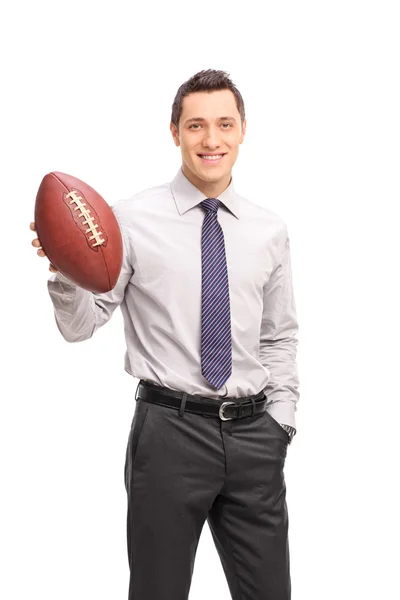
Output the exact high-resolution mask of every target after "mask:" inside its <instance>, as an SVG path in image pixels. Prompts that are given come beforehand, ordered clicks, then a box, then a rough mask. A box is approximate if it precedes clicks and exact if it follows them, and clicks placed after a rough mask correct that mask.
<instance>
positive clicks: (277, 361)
mask: <svg viewBox="0 0 400 600" xmlns="http://www.w3.org/2000/svg"><path fill="white" fill-rule="evenodd" d="M296 353H297V338H296V337H295V335H294V334H293V335H292V336H291V337H286V338H282V339H276V340H272V341H271V340H269V341H264V343H262V345H261V347H260V362H261V363H262V364H263V365H264V366H265V367H266V368H267V369H268V370H269V372H270V379H269V381H268V383H267V385H266V386H265V388H264V392H265V395H266V396H267V398H268V412H269V413H270V414H271V415H272V416H273V417H274V418H275V419H276V420H277V421H278V422H279V423H282V424H286V425H290V426H291V427H296V420H295V412H296V410H297V407H296V404H297V402H298V400H299V396H300V394H299V391H298V387H299V378H298V371H297V363H296Z"/></svg>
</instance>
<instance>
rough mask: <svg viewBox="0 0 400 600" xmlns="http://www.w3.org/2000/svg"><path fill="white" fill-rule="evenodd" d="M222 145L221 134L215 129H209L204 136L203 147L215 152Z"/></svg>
mask: <svg viewBox="0 0 400 600" xmlns="http://www.w3.org/2000/svg"><path fill="white" fill-rule="evenodd" d="M219 145H220V140H219V132H218V131H216V130H215V129H213V128H209V129H208V130H207V133H206V134H205V136H204V140H203V146H204V147H205V148H210V150H213V149H215V148H218V146H219Z"/></svg>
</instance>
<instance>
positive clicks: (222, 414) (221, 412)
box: [218, 402, 236, 421]
mask: <svg viewBox="0 0 400 600" xmlns="http://www.w3.org/2000/svg"><path fill="white" fill-rule="evenodd" d="M229 404H233V405H234V406H236V402H223V403H222V404H221V406H220V407H219V411H218V415H219V418H220V419H221V421H230V420H232V419H234V418H235V417H225V416H224V408H225V406H228V405H229Z"/></svg>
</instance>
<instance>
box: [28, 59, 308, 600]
mask: <svg viewBox="0 0 400 600" xmlns="http://www.w3.org/2000/svg"><path fill="white" fill-rule="evenodd" d="M170 129H171V133H172V136H173V140H174V142H175V144H176V146H179V147H180V149H181V153H182V166H181V167H180V168H179V170H178V172H177V173H176V175H175V177H174V179H173V180H172V181H171V182H170V183H166V184H163V185H159V186H156V187H152V188H149V189H147V190H144V191H142V192H140V193H138V194H136V195H135V196H133V197H132V198H130V199H128V200H120V201H118V202H117V203H116V204H115V205H114V206H113V211H114V213H115V215H116V217H117V219H118V222H119V224H120V227H121V231H122V236H123V240H124V259H123V266H122V270H121V274H120V277H119V280H118V283H117V285H116V287H115V288H114V289H113V290H112V291H110V292H108V293H106V294H92V293H91V292H88V291H87V290H83V289H81V288H79V287H77V286H75V285H74V284H72V283H71V282H69V281H68V279H66V278H65V277H64V276H62V275H61V274H60V273H56V274H55V275H53V276H52V277H51V278H50V279H49V281H48V289H49V293H50V296H51V299H52V301H53V304H54V311H55V318H56V322H57V325H58V328H59V330H60V332H61V334H62V335H63V336H64V338H65V339H66V340H68V341H70V342H77V341H81V340H85V339H88V338H90V337H91V336H92V335H93V334H94V332H95V331H96V330H97V329H98V328H99V327H101V326H102V325H104V324H105V323H106V322H107V321H108V320H109V319H110V318H111V315H112V313H113V311H114V310H115V308H116V307H117V306H119V305H120V307H121V310H122V313H123V317H124V322H125V336H126V344H127V350H126V354H125V369H126V371H127V372H128V373H129V374H131V375H132V376H133V377H136V378H138V379H139V380H140V381H139V385H138V387H137V390H136V400H137V403H136V408H135V412H134V415H133V420H132V425H131V429H130V434H129V439H128V443H127V449H126V461H125V486H126V491H127V499H128V512H127V545H128V558H129V566H130V584H129V598H130V600H186V599H187V598H188V595H189V589H190V584H191V578H192V573H193V568H194V561H195V554H196V549H197V545H198V542H199V538H200V534H201V530H202V527H203V525H204V523H205V520H206V519H207V521H208V524H209V526H210V529H211V532H212V536H213V539H214V541H215V544H216V548H217V551H218V553H219V556H220V558H221V563H222V566H223V569H224V572H225V574H226V578H227V582H228V585H229V589H230V592H231V595H232V598H233V600H266V599H268V600H289V599H290V597H291V581H290V568H289V545H288V512H287V505H286V499H285V496H286V486H285V479H284V473H283V468H284V463H285V458H286V453H287V447H288V444H289V443H290V440H291V437H292V435H293V434H294V432H295V411H296V410H297V409H296V403H297V401H298V399H299V392H298V376H297V366H296V347H297V339H296V334H297V331H298V325H297V320H296V310H295V301H294V295H293V289H292V279H291V263H290V246H289V237H288V232H287V228H286V225H285V223H284V222H283V220H282V218H281V217H279V216H278V215H277V214H275V213H274V212H272V211H271V210H269V209H267V208H264V207H262V206H260V205H259V204H258V203H257V202H252V201H250V200H248V199H246V198H244V197H243V196H241V195H239V194H238V193H237V192H236V190H235V189H234V187H233V183H232V167H233V165H234V164H235V162H236V159H237V156H238V152H239V145H240V144H241V143H242V142H243V139H244V135H245V130H246V120H245V111H244V104H243V99H242V96H241V95H240V93H239V91H238V90H237V88H236V87H235V86H234V84H233V83H232V82H231V80H230V79H229V78H228V76H227V74H226V73H224V72H222V71H214V70H208V71H201V72H200V73H197V74H196V75H194V76H193V77H192V78H191V79H189V80H188V81H186V82H185V83H184V84H183V85H182V86H181V87H180V88H179V90H178V92H177V94H176V97H175V100H174V103H173V107H172V118H171V125H170ZM32 226H33V228H34V224H32ZM33 245H34V246H36V247H38V246H39V245H40V242H39V240H38V239H36V240H34V241H33ZM38 253H39V255H41V256H43V255H44V253H43V251H41V250H39V252H38ZM50 269H51V270H52V271H54V270H55V269H54V267H52V265H50Z"/></svg>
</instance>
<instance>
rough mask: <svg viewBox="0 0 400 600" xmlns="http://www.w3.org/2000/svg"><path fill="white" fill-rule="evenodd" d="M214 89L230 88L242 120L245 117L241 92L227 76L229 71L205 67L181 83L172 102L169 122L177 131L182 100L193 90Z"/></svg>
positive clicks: (207, 90)
mask: <svg viewBox="0 0 400 600" xmlns="http://www.w3.org/2000/svg"><path fill="white" fill-rule="evenodd" d="M214 90H231V92H232V93H233V94H234V96H235V100H236V106H237V109H238V111H239V114H240V118H241V121H242V125H243V121H244V119H245V111H244V102H243V98H242V95H241V93H240V92H239V90H238V89H237V87H236V86H235V84H234V83H233V82H232V81H231V79H230V78H229V73H226V72H225V71H216V70H215V69H207V70H206V71H199V72H198V73H196V74H195V75H193V77H191V78H190V79H188V80H187V81H185V82H184V83H182V85H181V86H180V88H179V89H178V91H177V93H176V96H175V99H174V102H173V104H172V114H171V122H172V123H173V124H174V125H175V127H176V128H177V130H178V131H179V119H180V118H181V114H182V100H183V98H184V97H185V96H188V95H189V94H191V93H193V92H212V91H214Z"/></svg>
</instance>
